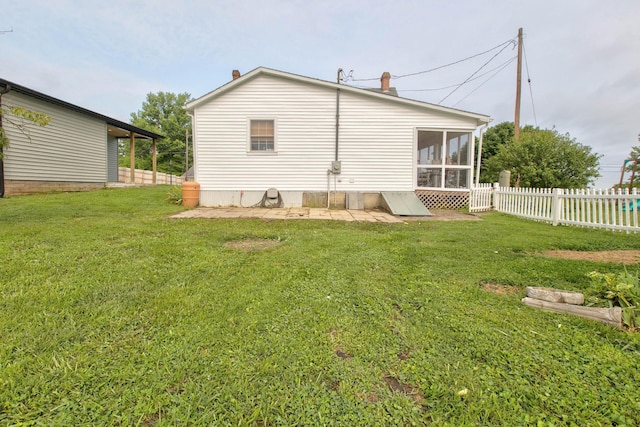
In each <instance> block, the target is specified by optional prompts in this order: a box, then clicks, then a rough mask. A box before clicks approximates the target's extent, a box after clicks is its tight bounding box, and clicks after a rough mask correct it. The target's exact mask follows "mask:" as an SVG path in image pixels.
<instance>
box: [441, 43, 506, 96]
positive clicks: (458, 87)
mask: <svg viewBox="0 0 640 427" xmlns="http://www.w3.org/2000/svg"><path fill="white" fill-rule="evenodd" d="M503 44H504V43H503ZM509 44H511V43H509ZM509 44H505V45H504V46H503V48H502V49H500V51H499V52H498V53H496V54H495V55H493V56H492V57H491V58H489V60H488V61H487V62H485V63H484V64H482V65H481V66H480V68H478V69H477V70H476V71H474V72H473V73H471V75H470V76H469V77H468V78H467V79H466V80H465V81H463V82H462V83H460V84H459V85H458V86H457V87H456V88H455V89H453V90H452V91H451V92H449V94H448V95H447V96H445V97H444V98H442V99H441V100H440V102H438V104H442V103H443V102H444V100H445V99H447V98H448V97H450V96H451V95H453V93H454V92H455V91H457V90H458V89H460V88H461V87H462V85H464V84H465V83H467V82H468V81H469V80H470V79H471V78H472V77H473V76H475V75H476V74H477V73H478V72H479V71H480V70H482V69H483V68H484V67H486V66H487V65H488V64H489V63H490V62H491V61H493V60H494V59H495V57H496V56H498V55H500V54H501V53H502V51H503V50H505V49H506V48H507V46H509Z"/></svg>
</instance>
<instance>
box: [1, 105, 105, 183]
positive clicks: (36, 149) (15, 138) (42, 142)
mask: <svg viewBox="0 0 640 427" xmlns="http://www.w3.org/2000/svg"><path fill="white" fill-rule="evenodd" d="M2 98H3V99H2V100H3V103H4V104H7V105H20V106H23V107H25V108H28V109H32V110H38V111H41V112H43V113H46V114H47V115H49V116H50V117H51V118H52V121H51V123H50V124H49V125H48V126H46V127H44V128H41V127H39V126H35V125H32V126H29V131H30V134H31V141H29V139H28V138H27V137H26V136H24V135H23V134H22V133H21V132H20V131H19V130H17V129H16V128H15V127H13V126H11V125H9V124H6V123H5V126H4V128H5V131H6V133H7V136H8V137H9V141H10V146H9V148H8V149H7V150H6V152H5V154H6V155H5V177H6V179H8V180H40V181H59V182H65V181H73V182H106V181H107V147H106V142H107V125H106V123H105V122H104V121H101V120H99V119H96V118H93V117H89V116H86V115H83V114H79V113H77V112H75V111H70V110H67V109H65V108H62V107H59V106H57V105H52V104H49V103H47V102H44V101H41V100H38V99H36V98H32V97H29V96H26V95H23V94H19V93H15V92H9V93H8V94H5V95H3V96H2Z"/></svg>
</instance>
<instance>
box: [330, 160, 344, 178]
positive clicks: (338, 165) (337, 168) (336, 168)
mask: <svg viewBox="0 0 640 427" xmlns="http://www.w3.org/2000/svg"><path fill="white" fill-rule="evenodd" d="M340 172H342V162H341V161H340V160H334V161H333V162H331V173H333V174H335V175H339V174H340Z"/></svg>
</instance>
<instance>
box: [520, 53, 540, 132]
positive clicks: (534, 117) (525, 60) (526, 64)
mask: <svg viewBox="0 0 640 427" xmlns="http://www.w3.org/2000/svg"><path fill="white" fill-rule="evenodd" d="M522 52H523V53H524V65H525V68H526V70H527V82H528V83H529V94H530V95H531V108H532V109H533V120H534V121H535V122H536V127H537V126H538V117H537V116H536V105H535V104H534V103H533V90H532V89H531V77H530V76H529V63H528V62H527V49H525V47H524V41H523V42H522Z"/></svg>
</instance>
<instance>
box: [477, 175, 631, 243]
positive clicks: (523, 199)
mask: <svg viewBox="0 0 640 427" xmlns="http://www.w3.org/2000/svg"><path fill="white" fill-rule="evenodd" d="M491 209H495V210H496V211H498V212H503V213H507V214H510V215H515V216H519V217H522V218H529V219H533V220H537V221H546V222H550V223H551V224H553V225H558V224H564V225H577V226H583V227H594V228H605V229H610V230H619V231H628V232H634V233H637V232H639V231H640V214H639V212H640V194H638V190H637V189H635V188H634V189H632V191H631V192H629V191H628V189H624V190H620V189H618V190H615V189H602V190H596V189H562V188H553V189H551V188H512V187H509V188H500V187H499V186H498V185H497V184H494V185H488V184H483V185H480V186H477V187H474V188H473V189H472V190H471V195H470V198H469V210H470V211H471V212H482V211H487V210H491Z"/></svg>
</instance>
